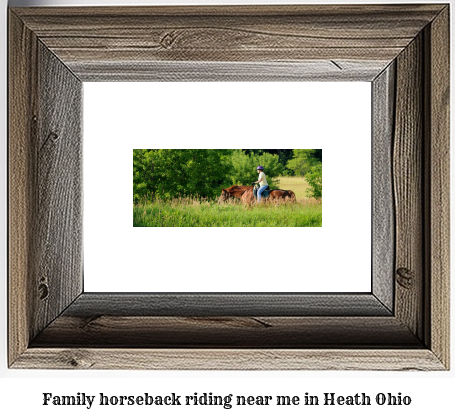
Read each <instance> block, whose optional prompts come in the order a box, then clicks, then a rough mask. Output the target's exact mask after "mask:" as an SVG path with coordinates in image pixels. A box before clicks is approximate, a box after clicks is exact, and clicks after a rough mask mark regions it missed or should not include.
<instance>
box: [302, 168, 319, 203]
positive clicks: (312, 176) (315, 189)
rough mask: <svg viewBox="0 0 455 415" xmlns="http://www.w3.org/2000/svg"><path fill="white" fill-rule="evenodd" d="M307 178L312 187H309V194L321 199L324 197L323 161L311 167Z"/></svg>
mask: <svg viewBox="0 0 455 415" xmlns="http://www.w3.org/2000/svg"><path fill="white" fill-rule="evenodd" d="M305 179H306V181H307V182H308V184H309V185H310V188H309V189H307V191H306V192H307V195H308V196H310V197H314V198H316V199H320V198H321V197H322V163H321V162H319V161H318V162H317V163H316V164H315V165H313V166H312V167H311V168H310V171H308V172H307V173H306V175H305Z"/></svg>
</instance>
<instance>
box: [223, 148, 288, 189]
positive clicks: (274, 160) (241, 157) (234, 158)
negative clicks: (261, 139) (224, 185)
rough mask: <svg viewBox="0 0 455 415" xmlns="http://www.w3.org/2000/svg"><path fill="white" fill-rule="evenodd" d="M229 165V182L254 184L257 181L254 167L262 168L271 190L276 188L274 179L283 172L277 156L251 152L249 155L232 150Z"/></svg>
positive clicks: (242, 151) (241, 151)
mask: <svg viewBox="0 0 455 415" xmlns="http://www.w3.org/2000/svg"><path fill="white" fill-rule="evenodd" d="M231 163H232V170H231V182H232V184H238V185H249V184H251V183H252V182H255V181H256V180H257V179H258V174H257V172H256V167H257V166H263V167H264V173H265V174H266V176H267V182H268V183H269V186H270V187H271V188H274V187H276V180H274V179H275V178H276V177H278V176H280V175H281V174H282V173H283V170H284V167H283V165H282V164H281V163H280V161H279V156H278V155H277V154H270V153H266V152H261V153H255V152H254V151H252V150H250V152H249V154H247V153H246V152H245V151H244V150H233V152H232V155H231Z"/></svg>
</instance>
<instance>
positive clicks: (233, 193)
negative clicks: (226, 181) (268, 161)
mask: <svg viewBox="0 0 455 415" xmlns="http://www.w3.org/2000/svg"><path fill="white" fill-rule="evenodd" d="M248 189H251V193H253V186H231V187H229V188H227V189H221V195H220V198H219V199H218V202H225V201H226V200H228V199H231V198H237V199H241V198H242V195H243V194H244V193H245V191H247V190H248Z"/></svg>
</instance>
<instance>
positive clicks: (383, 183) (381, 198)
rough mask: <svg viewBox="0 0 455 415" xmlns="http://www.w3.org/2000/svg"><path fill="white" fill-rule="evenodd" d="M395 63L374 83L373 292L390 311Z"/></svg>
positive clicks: (393, 259) (392, 246) (393, 256)
mask: <svg viewBox="0 0 455 415" xmlns="http://www.w3.org/2000/svg"><path fill="white" fill-rule="evenodd" d="M395 75H396V71H395V63H394V62H393V63H391V64H390V65H389V66H388V67H387V68H386V69H385V70H384V71H383V72H382V73H381V74H380V75H378V76H377V78H376V79H375V80H374V82H373V83H372V218H371V221H372V274H373V275H372V292H373V293H374V295H375V296H376V297H377V298H378V300H379V301H381V302H382V303H383V304H384V306H386V307H387V308H388V309H389V310H393V305H394V298H393V295H394V289H393V281H394V278H393V276H394V269H395V212H394V206H395V202H394V199H393V177H392V151H391V149H392V143H393V136H394V121H395V120H394V115H395Z"/></svg>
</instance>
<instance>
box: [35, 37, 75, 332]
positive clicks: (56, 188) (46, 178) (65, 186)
mask: <svg viewBox="0 0 455 415" xmlns="http://www.w3.org/2000/svg"><path fill="white" fill-rule="evenodd" d="M38 62H39V72H38V73H39V81H38V83H39V117H38V137H37V145H38V152H37V157H38V160H37V165H38V169H37V173H38V174H37V177H38V182H37V185H38V186H37V193H38V194H37V197H38V199H37V206H36V211H35V215H36V216H35V224H36V238H37V239H36V241H35V258H36V263H35V269H34V273H33V275H34V279H35V282H34V283H35V284H36V285H37V287H38V296H39V301H37V303H36V309H35V310H34V315H35V319H34V322H33V324H34V326H33V328H32V338H33V337H34V336H35V335H36V334H37V333H39V332H40V331H41V330H42V329H43V328H44V327H46V326H47V324H49V322H50V321H52V320H53V319H55V318H56V317H57V316H58V315H59V314H60V313H61V312H62V311H63V310H64V309H65V308H66V307H67V306H68V305H70V304H71V303H72V302H73V301H74V299H75V298H76V297H77V296H78V295H79V294H80V293H81V292H82V266H83V264H82V140H81V137H82V83H81V82H80V81H79V80H78V79H77V78H76V77H75V76H74V75H73V74H72V73H71V72H70V71H69V70H68V68H66V66H65V65H63V64H62V62H61V61H60V60H59V59H58V58H57V57H56V56H55V55H54V54H53V53H52V52H50V51H49V49H47V48H46V47H45V46H44V45H43V44H42V43H38Z"/></svg>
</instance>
